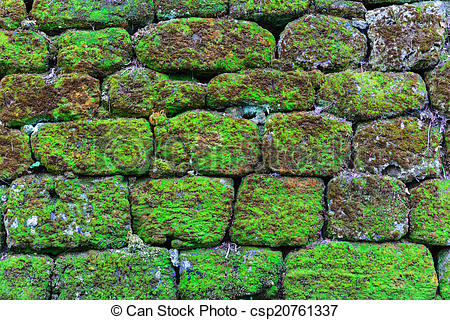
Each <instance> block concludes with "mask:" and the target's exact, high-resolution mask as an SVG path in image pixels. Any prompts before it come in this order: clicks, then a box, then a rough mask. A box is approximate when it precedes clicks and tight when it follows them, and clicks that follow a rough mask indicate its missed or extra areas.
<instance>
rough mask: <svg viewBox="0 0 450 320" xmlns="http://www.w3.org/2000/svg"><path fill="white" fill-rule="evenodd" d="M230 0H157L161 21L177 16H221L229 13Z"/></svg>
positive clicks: (157, 10) (158, 14)
mask: <svg viewBox="0 0 450 320" xmlns="http://www.w3.org/2000/svg"><path fill="white" fill-rule="evenodd" d="M227 12H228V0H156V17H157V18H158V20H159V21H163V20H171V19H175V18H191V17H199V18H200V17H201V18H219V17H223V16H225V15H227Z"/></svg>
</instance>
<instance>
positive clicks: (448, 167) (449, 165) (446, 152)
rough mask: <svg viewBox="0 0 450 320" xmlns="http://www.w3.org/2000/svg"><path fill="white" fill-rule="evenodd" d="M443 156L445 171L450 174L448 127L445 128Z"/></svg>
mask: <svg viewBox="0 0 450 320" xmlns="http://www.w3.org/2000/svg"><path fill="white" fill-rule="evenodd" d="M444 157H445V165H446V167H445V171H446V173H447V174H448V176H450V129H449V128H447V129H446V130H445V150H444Z"/></svg>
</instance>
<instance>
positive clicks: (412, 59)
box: [366, 3, 446, 71]
mask: <svg viewBox="0 0 450 320" xmlns="http://www.w3.org/2000/svg"><path fill="white" fill-rule="evenodd" d="M366 19H367V22H368V24H369V31H368V36H369V39H370V41H371V46H372V52H371V55H370V58H369V63H370V65H371V66H372V67H373V68H374V69H377V70H380V71H387V70H395V71H403V70H422V69H426V68H430V67H433V66H434V65H436V64H437V63H438V61H439V52H440V50H441V48H442V46H443V44H444V40H445V36H446V21H445V11H444V10H442V9H441V8H440V7H439V6H438V5H436V4H435V3H428V4H425V5H419V6H413V5H408V4H406V5H401V6H397V5H394V6H390V7H383V8H378V9H375V10H370V11H368V12H367V14H366Z"/></svg>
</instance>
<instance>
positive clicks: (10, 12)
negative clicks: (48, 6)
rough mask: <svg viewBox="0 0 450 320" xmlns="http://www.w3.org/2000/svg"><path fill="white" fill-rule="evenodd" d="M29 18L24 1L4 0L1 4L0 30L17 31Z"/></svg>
mask: <svg viewBox="0 0 450 320" xmlns="http://www.w3.org/2000/svg"><path fill="white" fill-rule="evenodd" d="M26 16H27V12H26V7H25V2H24V1H23V0H2V1H1V2H0V28H1V29H17V28H18V27H20V23H21V22H22V20H24V19H25V18H26Z"/></svg>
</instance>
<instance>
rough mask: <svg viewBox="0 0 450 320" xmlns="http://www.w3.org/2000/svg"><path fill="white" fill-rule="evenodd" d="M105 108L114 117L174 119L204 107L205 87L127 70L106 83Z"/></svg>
mask: <svg viewBox="0 0 450 320" xmlns="http://www.w3.org/2000/svg"><path fill="white" fill-rule="evenodd" d="M102 98H103V99H102V102H103V107H104V108H105V109H106V110H109V111H110V113H111V114H112V115H115V116H122V117H149V116H150V115H151V114H153V113H155V112H164V113H165V114H167V115H169V116H174V115H176V114H178V113H181V112H183V111H186V110H192V109H201V108H203V107H204V106H205V98H206V85H205V84H202V83H198V82H194V81H178V80H171V79H170V78H169V77H168V76H166V75H164V74H161V73H158V72H156V71H153V70H149V69H145V68H135V67H131V68H127V69H124V70H121V71H119V72H117V73H115V74H113V75H112V76H110V77H108V78H107V79H106V81H105V82H104V83H103V96H102Z"/></svg>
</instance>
